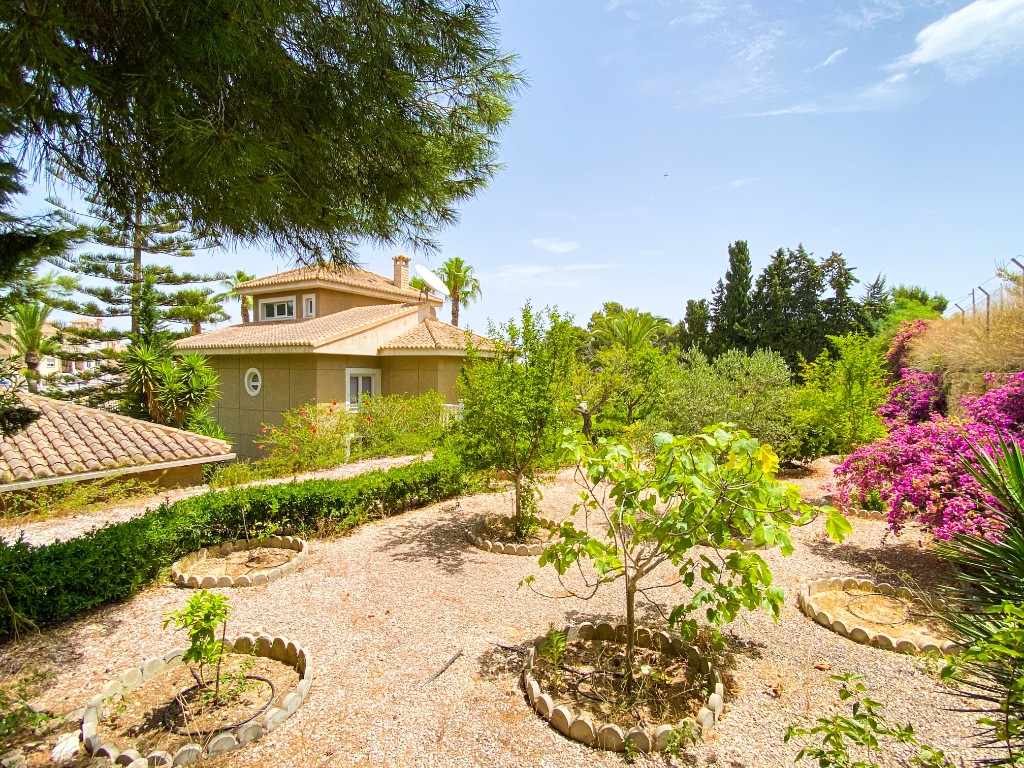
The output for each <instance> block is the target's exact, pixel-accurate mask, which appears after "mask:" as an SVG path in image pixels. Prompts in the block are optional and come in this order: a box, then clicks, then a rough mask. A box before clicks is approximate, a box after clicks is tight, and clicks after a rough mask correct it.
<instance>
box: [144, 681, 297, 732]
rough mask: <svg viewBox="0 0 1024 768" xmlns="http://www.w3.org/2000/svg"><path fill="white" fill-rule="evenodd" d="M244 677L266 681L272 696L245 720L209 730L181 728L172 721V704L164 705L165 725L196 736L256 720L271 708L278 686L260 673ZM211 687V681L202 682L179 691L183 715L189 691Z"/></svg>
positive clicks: (229, 729) (178, 699)
mask: <svg viewBox="0 0 1024 768" xmlns="http://www.w3.org/2000/svg"><path fill="white" fill-rule="evenodd" d="M244 679H245V680H259V681H260V682H261V683H266V684H267V685H269V686H270V698H269V699H267V701H266V703H265V704H263V706H261V707H260V708H259V709H258V710H256V711H255V712H253V713H252V714H251V715H250V716H249V717H247V718H245V720H239V721H238V722H237V723H229V724H228V725H219V726H217V727H216V728H213V729H211V730H208V731H197V730H190V729H189V728H187V727H186V728H179V727H178V726H176V725H174V724H173V723H171V712H172V710H173V709H174V707H173V706H171V705H168V706H166V707H164V713H163V720H164V725H165V726H166V727H167V729H168V730H169V731H171V732H172V733H175V734H177V735H179V736H188V737H190V738H191V737H195V736H212V735H213V734H215V733H220V732H221V731H231V730H234V729H235V728H241V727H242V726H243V725H245V724H246V723H248V722H250V721H252V720H255V719H256V718H257V717H259V716H260V715H262V714H263V713H264V712H266V711H267V710H268V709H270V705H271V704H273V703H274V699H275V698H276V697H277V688H275V687H274V684H273V683H272V682H271V681H270V680H268V679H267V678H265V677H260V676H259V675H246V676H245V678H244ZM209 687H210V684H209V683H201V684H199V685H190V686H189V687H188V688H186V689H184V690H183V691H181V692H179V693H178V695H177V696H175V697H174V703H176V704H177V705H178V707H179V708H180V710H181V715H182V717H187V716H188V713H187V712H186V711H185V697H186V696H187V695H188V694H189V693H191V692H192V691H195V690H196V689H198V688H209Z"/></svg>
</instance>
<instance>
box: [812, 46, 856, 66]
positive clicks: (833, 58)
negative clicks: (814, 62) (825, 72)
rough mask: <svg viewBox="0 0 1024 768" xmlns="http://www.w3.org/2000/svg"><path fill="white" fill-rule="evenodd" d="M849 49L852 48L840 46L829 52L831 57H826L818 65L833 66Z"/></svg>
mask: <svg viewBox="0 0 1024 768" xmlns="http://www.w3.org/2000/svg"><path fill="white" fill-rule="evenodd" d="M848 50H850V49H849V48H840V49H839V50H838V51H833V52H832V53H831V54H829V57H828V58H827V59H825V60H824V61H823V62H821V64H819V65H818V66H819V67H831V66H832V65H833V64H835V63H836V62H837V61H839V57H840V56H842V55H843V54H844V53H846V52H847V51H848Z"/></svg>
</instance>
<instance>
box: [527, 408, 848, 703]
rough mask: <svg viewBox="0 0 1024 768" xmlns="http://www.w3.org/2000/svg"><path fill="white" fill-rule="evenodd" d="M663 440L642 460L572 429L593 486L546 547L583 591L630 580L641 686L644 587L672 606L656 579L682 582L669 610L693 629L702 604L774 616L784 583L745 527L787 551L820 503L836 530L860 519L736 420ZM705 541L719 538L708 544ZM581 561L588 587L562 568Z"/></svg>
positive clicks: (572, 586)
mask: <svg viewBox="0 0 1024 768" xmlns="http://www.w3.org/2000/svg"><path fill="white" fill-rule="evenodd" d="M655 443H656V451H655V454H654V457H653V458H652V459H643V460H641V459H640V458H638V457H637V456H635V455H634V454H633V452H632V450H631V449H630V448H629V447H628V446H626V445H622V444H618V443H610V442H603V441H602V442H599V444H598V445H596V446H594V445H591V444H590V443H589V442H588V441H586V440H583V439H578V438H575V437H573V438H571V439H570V440H569V441H568V442H567V443H566V444H565V447H566V449H567V450H568V451H569V452H570V453H571V455H572V456H573V457H574V458H575V459H576V461H577V472H578V477H579V480H580V482H581V483H582V485H583V486H584V488H585V490H584V491H583V492H582V493H581V495H580V496H581V500H580V502H579V503H578V504H577V505H576V506H575V507H574V508H573V511H572V517H571V518H570V519H569V520H567V521H566V522H564V523H563V524H562V527H561V529H560V532H559V539H558V540H557V541H555V542H554V543H552V544H550V545H549V546H548V547H547V548H546V549H545V550H544V552H543V554H542V555H541V558H540V564H541V566H545V565H551V566H553V567H554V568H555V570H556V571H557V572H558V577H559V581H560V582H561V583H562V586H563V587H564V588H565V589H566V590H567V592H569V593H570V594H572V595H573V596H576V597H580V598H584V599H589V598H591V597H593V596H594V595H595V594H596V593H597V592H598V590H600V589H601V588H602V587H605V586H608V585H610V584H613V583H615V582H621V584H622V587H623V591H624V594H625V598H626V604H625V612H626V628H627V632H626V668H625V676H626V677H625V681H624V682H625V688H626V692H627V693H629V692H630V691H632V690H633V688H634V674H635V669H634V642H635V636H636V600H637V596H640V597H642V598H644V599H645V600H647V601H648V602H650V603H651V604H652V605H654V606H655V607H656V608H657V609H658V610H659V611H661V612H662V614H663V615H665V611H664V609H663V607H662V605H661V604H660V603H658V602H657V601H656V600H654V598H653V597H652V591H653V590H658V589H665V588H668V587H671V586H675V585H678V584H683V585H685V586H686V587H687V588H688V589H689V590H690V596H689V599H688V600H686V601H685V602H681V603H679V604H678V605H675V606H672V607H671V609H670V611H669V613H668V614H667V615H666V618H667V619H668V622H669V624H670V626H673V627H679V629H680V631H681V632H682V634H683V636H684V637H687V638H688V639H693V638H694V637H695V635H696V630H697V620H696V618H694V615H695V614H696V613H697V612H698V611H701V610H703V612H704V616H705V618H706V619H707V621H708V622H709V623H710V624H711V626H712V628H715V627H718V626H721V625H723V624H725V623H728V622H730V621H732V620H733V619H734V618H735V617H736V615H737V614H738V613H739V611H740V610H741V609H743V608H746V609H747V610H757V609H765V610H768V611H769V612H771V613H772V615H773V616H774V617H775V618H776V619H777V618H778V616H779V611H780V609H781V607H782V603H783V592H782V589H781V588H780V587H778V586H776V585H775V584H773V582H772V573H771V570H769V568H768V564H767V563H766V562H765V561H764V559H763V558H762V557H761V556H760V555H759V554H758V553H757V552H756V551H747V550H745V549H744V548H743V546H742V541H743V539H745V538H752V539H753V540H754V543H755V544H757V545H764V544H767V545H778V546H779V548H780V549H781V550H782V553H783V554H784V555H789V554H791V553H792V551H793V543H792V541H791V540H790V537H789V532H788V531H789V529H790V527H791V526H793V525H801V524H805V523H808V522H810V521H811V520H812V519H814V517H815V516H816V515H817V514H819V513H821V512H825V513H826V514H827V520H826V528H827V530H828V532H829V535H830V536H832V538H834V539H836V540H837V541H839V540H841V539H842V538H843V536H844V535H845V534H846V533H847V532H849V531H850V530H852V529H851V528H850V526H849V523H847V521H846V519H845V518H843V517H842V516H841V515H839V513H838V512H836V511H835V510H834V509H831V508H815V507H812V506H811V505H809V504H806V503H803V502H802V501H801V500H800V492H799V490H798V489H797V488H796V487H795V486H792V485H786V484H782V483H779V482H777V481H776V479H775V475H776V472H777V471H778V464H779V460H778V457H777V456H776V454H775V452H774V451H773V450H772V449H771V447H769V446H768V445H764V444H762V443H760V442H758V441H757V440H756V439H754V438H752V437H750V435H749V434H747V433H746V432H743V431H742V430H737V429H735V428H734V427H733V426H732V425H728V424H724V425H723V424H717V425H714V426H712V427H708V428H707V429H705V430H704V431H703V432H701V433H700V434H698V435H694V436H691V437H684V436H672V435H670V434H667V433H660V434H658V435H657V437H656V440H655ZM595 532H598V533H595ZM701 542H707V543H709V544H710V545H711V546H710V547H707V548H705V547H699V544H700V543H701ZM583 560H590V561H591V563H592V564H593V572H591V571H590V570H589V569H584V568H582V567H580V566H581V565H582V561H583ZM574 565H576V566H577V568H576V569H575V570H577V571H578V575H579V578H580V579H582V582H583V584H584V586H583V588H582V589H581V588H580V587H579V586H577V585H578V583H579V582H578V581H576V580H574V581H573V583H569V582H567V581H566V580H565V579H564V578H563V577H565V576H566V574H567V573H568V572H569V570H570V569H571V568H572V567H573V566H574ZM664 565H668V566H671V568H672V569H673V570H674V571H675V572H676V573H677V578H675V580H674V581H670V582H668V583H665V579H664V577H665V573H664V571H660V572H659V569H661V567H662V566H664ZM656 574H657V575H656ZM533 580H534V577H532V576H531V577H527V579H525V580H524V582H525V583H532V582H533Z"/></svg>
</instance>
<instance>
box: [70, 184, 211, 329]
mask: <svg viewBox="0 0 1024 768" xmlns="http://www.w3.org/2000/svg"><path fill="white" fill-rule="evenodd" d="M87 199H88V203H89V206H88V213H87V214H86V216H81V215H79V214H77V213H75V212H74V211H72V210H71V209H69V208H68V207H67V206H65V205H63V204H61V203H60V202H59V201H56V200H55V201H53V202H54V204H55V205H57V206H58V208H59V209H60V211H61V215H62V216H63V218H64V220H65V221H67V222H68V223H70V224H74V225H77V226H78V227H80V228H81V229H82V230H84V231H85V232H87V233H88V234H87V237H88V240H89V241H90V242H93V243H96V244H97V245H100V246H102V247H104V248H106V249H109V250H106V251H105V252H101V253H84V254H79V255H77V256H73V257H65V258H64V259H61V260H60V261H58V264H59V265H60V266H61V267H63V268H64V269H66V270H67V271H69V272H72V273H74V274H77V275H79V276H80V277H82V278H85V279H95V280H99V281H100V282H99V283H98V284H83V285H81V286H80V287H79V289H78V290H79V292H80V293H81V294H83V295H84V296H86V297H87V298H86V299H85V300H83V301H74V300H68V301H64V302H62V303H61V305H60V308H61V309H65V310H67V311H70V312H74V313H75V314H79V315H84V316H87V317H101V318H109V317H126V318H130V319H131V327H130V330H129V331H120V330H117V329H109V330H106V331H102V332H99V331H82V332H81V335H82V336H84V337H85V338H90V339H121V338H127V337H129V336H130V335H132V334H137V333H138V332H139V306H140V296H139V292H140V290H141V286H142V283H143V280H144V278H145V277H146V276H148V277H150V278H151V279H152V280H153V283H154V288H155V290H156V294H155V295H156V296H159V301H160V304H159V308H160V309H161V310H162V311H164V312H165V313H166V311H167V310H169V309H171V308H172V307H178V306H180V305H181V304H182V302H183V301H185V300H186V299H183V298H182V297H180V296H179V294H181V293H182V292H183V291H192V290H195V289H192V288H177V289H175V287H176V286H187V285H191V284H195V283H206V282H212V281H220V280H224V279H226V277H227V275H224V274H220V273H218V274H215V275H202V274H193V273H188V272H177V271H175V269H174V268H173V267H169V266H165V265H162V264H152V263H147V262H148V261H149V260H150V259H154V258H155V259H160V260H166V259H168V258H171V259H187V258H191V257H193V256H194V255H195V252H196V251H197V250H200V249H205V248H211V247H214V246H215V245H216V244H217V243H216V240H215V239H213V238H212V237H210V236H208V235H204V234H200V233H193V232H190V231H188V229H187V227H186V225H185V223H184V222H183V220H182V219H181V217H180V216H179V215H178V214H177V213H175V212H174V211H172V210H169V209H167V208H148V209H147V208H146V207H145V206H144V205H142V204H140V205H139V206H138V207H137V208H136V209H135V211H134V213H133V214H132V216H131V218H129V219H120V218H118V216H117V214H116V213H115V212H114V211H113V210H112V209H110V208H108V207H107V206H105V205H104V204H102V203H101V202H100V200H99V197H98V196H97V195H91V196H89V197H88V198H87ZM189 295H190V294H189Z"/></svg>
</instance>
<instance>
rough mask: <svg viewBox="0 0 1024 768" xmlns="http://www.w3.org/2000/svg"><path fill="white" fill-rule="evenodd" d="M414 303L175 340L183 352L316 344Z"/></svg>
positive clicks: (409, 308)
mask: <svg viewBox="0 0 1024 768" xmlns="http://www.w3.org/2000/svg"><path fill="white" fill-rule="evenodd" d="M418 309H419V307H418V305H416V304H375V305H373V306H370V307H353V308H352V309H346V310H343V311H342V312H334V313H332V314H330V315H324V316H323V317H314V318H312V319H310V320H279V321H277V322H269V323H268V322H260V323H252V324H250V325H232V326H229V327H227V328H219V329H217V330H215V331H207V332H206V333H202V334H200V335H198V336H189V337H188V338H185V339H178V341H176V342H174V347H175V349H179V350H181V351H183V352H188V351H192V350H204V349H244V348H254V347H317V346H319V345H321V344H326V343H328V342H330V341H334V340H335V339H338V338H342V337H344V336H347V335H350V334H352V333H355V332H357V331H359V330H361V329H363V328H365V327H368V326H372V325H374V324H375V323H379V322H381V321H382V320H388V319H390V318H394V317H399V316H400V315H404V314H408V313H409V312H416V311H418Z"/></svg>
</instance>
